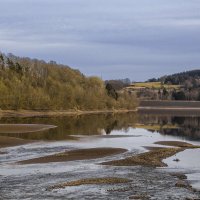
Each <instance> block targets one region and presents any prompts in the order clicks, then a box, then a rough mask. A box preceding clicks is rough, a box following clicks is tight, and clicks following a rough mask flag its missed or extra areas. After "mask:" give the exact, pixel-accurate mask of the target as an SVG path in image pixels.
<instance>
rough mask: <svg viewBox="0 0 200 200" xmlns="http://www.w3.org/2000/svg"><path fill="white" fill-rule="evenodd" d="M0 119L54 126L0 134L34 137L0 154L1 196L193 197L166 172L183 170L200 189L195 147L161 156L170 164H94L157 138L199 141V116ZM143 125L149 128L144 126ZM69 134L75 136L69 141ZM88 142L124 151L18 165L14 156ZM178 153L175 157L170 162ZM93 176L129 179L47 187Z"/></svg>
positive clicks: (89, 145)
mask: <svg viewBox="0 0 200 200" xmlns="http://www.w3.org/2000/svg"><path fill="white" fill-rule="evenodd" d="M0 123H19V124H29V123H32V124H38V123H40V124H51V125H55V126H58V127H57V128H56V129H51V130H48V131H47V130H46V131H41V132H36V133H28V134H27V133H25V134H24V133H17V134H9V133H3V134H1V135H6V136H9V137H18V138H23V139H34V140H36V141H37V142H36V143H32V144H28V145H22V146H15V147H10V148H6V149H2V150H1V151H6V152H7V154H0V199H28V198H31V199H66V198H67V199H128V197H129V196H131V195H135V194H148V195H149V196H151V199H183V197H188V198H189V197H196V198H197V197H198V196H199V194H198V193H195V194H194V193H193V192H192V191H188V190H187V189H184V188H176V187H175V186H174V185H175V183H176V181H177V179H176V178H175V177H172V176H170V174H169V172H170V171H177V172H179V171H183V172H184V173H186V174H187V177H188V179H189V181H190V182H191V184H192V185H193V186H194V187H196V188H200V187H199V186H200V157H199V153H200V150H199V149H192V150H186V151H184V152H181V153H178V154H177V155H176V156H173V157H171V158H168V159H166V160H164V161H165V162H166V163H167V164H168V165H169V167H168V168H165V169H153V168H147V167H140V166H135V167H113V166H102V165H99V164H98V163H101V162H103V161H109V160H113V159H120V158H124V157H127V156H129V155H132V154H138V153H141V152H145V151H147V150H146V149H145V148H144V147H145V146H159V145H155V144H153V143H154V142H156V141H172V140H173V141H174V140H176V141H185V142H190V143H193V144H197V145H200V128H199V125H200V118H198V117H188V116H187V117H180V116H178V117H176V116H157V115H145V114H144V115H139V116H136V114H120V115H86V116H78V117H57V118H7V119H6V118H3V119H1V120H0ZM146 128H148V130H147V129H146ZM69 136H75V137H78V138H79V139H78V140H69ZM93 147H117V148H125V149H128V152H126V153H123V154H119V155H115V156H108V157H105V158H101V159H93V160H84V161H70V162H63V163H48V164H35V165H34V164H33V165H19V164H16V162H17V161H21V160H26V159H31V158H36V157H41V156H46V155H50V154H54V153H58V152H62V151H66V150H72V149H79V148H93ZM174 158H178V159H179V160H180V161H179V162H174V161H173V160H174ZM93 177H122V178H129V179H131V180H132V182H131V183H126V184H114V185H107V184H105V185H85V186H79V187H67V188H65V189H62V190H58V191H47V190H46V189H47V188H48V187H49V186H52V185H54V184H58V183H62V182H66V181H71V180H77V179H81V178H93Z"/></svg>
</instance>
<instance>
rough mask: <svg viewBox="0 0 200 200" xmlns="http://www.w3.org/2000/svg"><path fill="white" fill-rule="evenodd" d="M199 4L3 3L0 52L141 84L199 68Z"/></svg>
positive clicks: (177, 0)
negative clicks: (50, 61)
mask: <svg viewBox="0 0 200 200" xmlns="http://www.w3.org/2000/svg"><path fill="white" fill-rule="evenodd" d="M199 10H200V4H199V0H190V1H187V0H169V1H162V0H151V1H149V0H136V1H130V0H109V1H107V0H101V1H99V0H84V1H83V0H58V1H54V0H2V1H1V7H0V46H1V47H0V48H1V51H4V52H13V53H15V54H17V55H21V56H30V57H38V58H43V59H46V60H51V59H54V60H56V61H58V62H62V63H64V64H68V65H71V66H74V67H76V68H79V69H80V70H81V71H83V72H84V73H86V74H88V75H91V74H92V75H94V74H96V75H102V76H103V78H104V77H105V78H106V79H107V78H109V77H112V78H119V77H121V76H123V77H126V76H128V77H130V78H131V79H137V80H139V79H141V80H144V79H146V78H147V77H148V78H150V77H152V76H158V75H163V74H165V73H168V74H169V73H173V72H177V71H182V70H187V69H193V68H197V67H198V66H199V65H200V60H199V53H200V38H199V34H200V13H199Z"/></svg>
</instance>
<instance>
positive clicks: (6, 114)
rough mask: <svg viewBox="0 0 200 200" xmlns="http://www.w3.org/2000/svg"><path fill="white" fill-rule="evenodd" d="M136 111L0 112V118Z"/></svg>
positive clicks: (135, 110)
mask: <svg viewBox="0 0 200 200" xmlns="http://www.w3.org/2000/svg"><path fill="white" fill-rule="evenodd" d="M129 112H137V109H134V110H128V109H118V110H115V109H112V110H45V111H44V110H37V111H35V110H0V117H51V116H70V115H87V114H107V113H129Z"/></svg>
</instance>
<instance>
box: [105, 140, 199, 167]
mask: <svg viewBox="0 0 200 200" xmlns="http://www.w3.org/2000/svg"><path fill="white" fill-rule="evenodd" d="M155 144H161V145H167V146H174V147H173V148H162V147H146V148H149V149H150V151H149V152H145V153H141V154H138V155H134V156H131V157H127V158H124V159H121V160H113V161H109V162H103V163H102V164H103V165H113V166H136V165H141V166H148V167H166V166H167V164H165V163H164V162H162V160H163V159H165V158H168V157H171V156H173V155H175V154H176V153H179V152H181V151H184V150H185V149H192V148H200V146H195V145H192V144H189V143H186V142H179V141H159V142H156V143H155Z"/></svg>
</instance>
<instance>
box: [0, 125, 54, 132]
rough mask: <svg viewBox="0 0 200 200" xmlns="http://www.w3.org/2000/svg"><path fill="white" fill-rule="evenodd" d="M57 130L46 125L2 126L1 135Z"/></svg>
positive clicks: (0, 127)
mask: <svg viewBox="0 0 200 200" xmlns="http://www.w3.org/2000/svg"><path fill="white" fill-rule="evenodd" d="M51 128H56V126H54V125H45V124H0V133H32V132H39V131H44V130H48V129H51Z"/></svg>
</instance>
